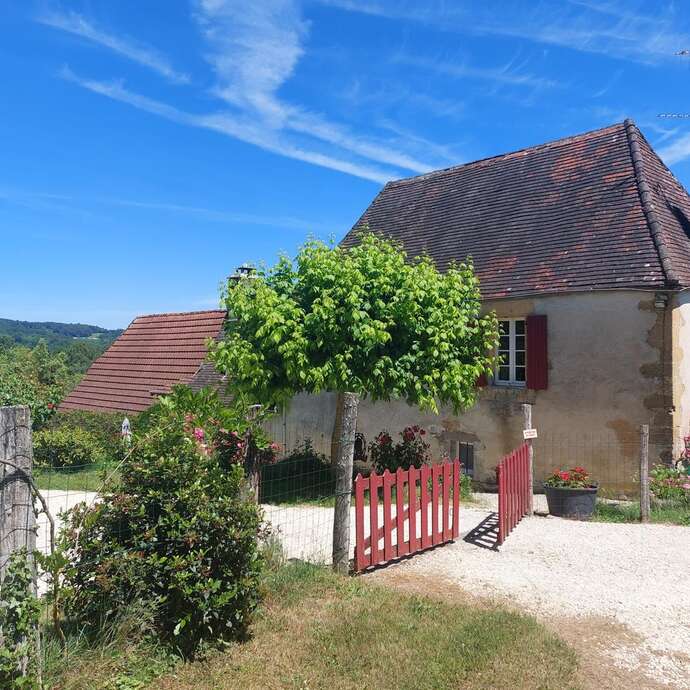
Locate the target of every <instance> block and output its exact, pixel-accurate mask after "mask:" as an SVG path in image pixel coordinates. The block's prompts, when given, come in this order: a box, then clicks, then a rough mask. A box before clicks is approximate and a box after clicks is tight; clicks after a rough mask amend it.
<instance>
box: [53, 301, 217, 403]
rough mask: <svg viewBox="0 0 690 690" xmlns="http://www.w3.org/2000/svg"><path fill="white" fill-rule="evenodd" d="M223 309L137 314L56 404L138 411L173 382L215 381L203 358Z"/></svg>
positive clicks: (208, 382) (214, 336) (214, 375)
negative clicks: (59, 402) (73, 387)
mask: <svg viewBox="0 0 690 690" xmlns="http://www.w3.org/2000/svg"><path fill="white" fill-rule="evenodd" d="M225 316H226V312H225V311H223V310H220V309H214V310H212V311H196V312H178V313H171V314H150V315H147V316H138V317H137V318H136V319H134V321H132V323H131V324H130V325H129V326H128V327H127V328H126V329H125V331H124V332H123V333H122V335H120V337H119V338H117V340H115V342H113V344H112V345H111V346H110V347H109V348H108V349H107V350H106V351H105V352H104V353H103V354H102V355H101V356H100V357H99V358H98V359H97V360H96V361H95V362H94V363H93V364H92V365H91V367H90V368H89V370H88V371H87V372H86V375H85V376H84V378H83V379H82V380H81V382H80V383H79V385H77V387H76V388H75V389H74V390H73V391H72V392H71V393H70V394H69V395H68V396H67V397H66V398H65V399H64V400H63V401H62V403H61V405H60V408H59V409H60V410H63V411H64V410H74V409H81V410H97V411H122V412H141V411H142V410H145V409H147V408H148V407H150V406H151V405H152V404H153V403H154V402H155V400H156V398H157V397H158V396H160V395H164V394H165V393H168V392H169V391H170V389H171V388H172V386H174V385H175V384H188V385H190V386H192V387H199V386H200V385H204V384H216V383H218V381H219V379H218V376H217V374H216V373H215V370H214V369H213V367H211V366H210V365H209V364H207V363H206V362H205V360H206V354H207V343H208V341H209V339H211V340H215V339H217V338H219V337H220V335H221V333H222V330H223V323H224V321H225Z"/></svg>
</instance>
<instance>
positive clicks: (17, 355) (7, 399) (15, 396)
mask: <svg viewBox="0 0 690 690" xmlns="http://www.w3.org/2000/svg"><path fill="white" fill-rule="evenodd" d="M76 381H77V379H76V377H74V376H71V375H70V373H69V371H68V369H67V365H66V362H65V356H64V354H63V353H52V352H50V351H49V350H48V348H47V347H46V345H45V343H44V342H39V344H38V345H36V347H34V348H33V349H29V348H28V347H21V346H18V347H12V348H9V349H1V350H0V406H4V405H28V406H29V408H30V410H31V423H32V426H33V428H34V429H40V428H41V427H43V426H44V425H45V424H46V423H47V422H48V420H49V419H50V418H51V417H52V416H53V415H54V414H55V413H56V411H57V406H58V404H59V403H60V400H62V398H63V396H64V395H65V394H66V393H67V392H68V391H69V390H70V388H72V386H73V385H74V384H75V383H76Z"/></svg>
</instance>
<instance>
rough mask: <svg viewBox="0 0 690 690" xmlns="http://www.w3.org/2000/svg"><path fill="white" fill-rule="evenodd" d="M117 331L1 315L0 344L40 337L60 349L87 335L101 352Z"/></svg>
mask: <svg viewBox="0 0 690 690" xmlns="http://www.w3.org/2000/svg"><path fill="white" fill-rule="evenodd" d="M120 333H122V331H120V330H108V329H107V328H101V327H100V326H90V325H88V324H83V323H57V322H54V321H40V322H39V321H14V320H12V319H0V348H7V347H12V346H13V345H26V346H27V347H35V346H36V345H37V344H38V342H39V340H43V341H45V343H46V346H47V347H48V349H49V350H51V351H57V350H61V351H62V350H65V349H66V348H67V347H68V346H69V345H70V344H72V343H74V342H83V341H84V340H85V339H88V340H86V342H87V343H90V344H93V345H99V346H100V347H101V352H102V351H103V350H104V349H105V348H106V347H107V346H108V345H110V343H112V341H113V340H115V338H117V336H118V335H120Z"/></svg>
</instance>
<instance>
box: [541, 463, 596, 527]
mask: <svg viewBox="0 0 690 690" xmlns="http://www.w3.org/2000/svg"><path fill="white" fill-rule="evenodd" d="M597 489H598V487H597V485H596V483H595V482H593V481H592V480H591V479H590V476H589V474H588V472H587V470H586V469H585V468H584V467H573V468H572V469H570V470H556V471H555V472H554V473H553V474H552V475H550V476H549V477H547V478H546V479H545V480H544V493H545V494H546V502H547V504H548V506H549V513H550V514H551V515H556V516H557V517H566V518H576V519H579V520H586V519H589V518H590V517H592V513H594V508H595V506H596V501H597Z"/></svg>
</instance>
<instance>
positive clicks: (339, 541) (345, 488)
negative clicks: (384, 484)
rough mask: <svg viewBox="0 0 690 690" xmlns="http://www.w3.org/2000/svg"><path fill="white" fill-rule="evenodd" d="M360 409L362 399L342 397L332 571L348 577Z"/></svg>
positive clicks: (353, 396) (347, 394) (354, 396)
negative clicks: (353, 463) (358, 412)
mask: <svg viewBox="0 0 690 690" xmlns="http://www.w3.org/2000/svg"><path fill="white" fill-rule="evenodd" d="M358 406H359V397H358V396H357V394H356V393H344V394H343V413H342V432H341V435H340V443H339V447H338V454H337V459H336V464H335V511H334V514H333V568H334V569H335V570H336V571H337V572H339V573H341V574H342V575H347V573H348V571H349V569H350V498H351V496H352V462H353V458H354V453H355V433H356V431H357V408H358Z"/></svg>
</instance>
